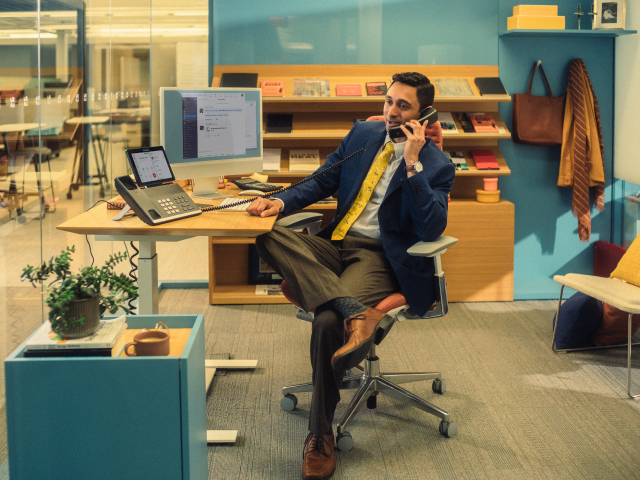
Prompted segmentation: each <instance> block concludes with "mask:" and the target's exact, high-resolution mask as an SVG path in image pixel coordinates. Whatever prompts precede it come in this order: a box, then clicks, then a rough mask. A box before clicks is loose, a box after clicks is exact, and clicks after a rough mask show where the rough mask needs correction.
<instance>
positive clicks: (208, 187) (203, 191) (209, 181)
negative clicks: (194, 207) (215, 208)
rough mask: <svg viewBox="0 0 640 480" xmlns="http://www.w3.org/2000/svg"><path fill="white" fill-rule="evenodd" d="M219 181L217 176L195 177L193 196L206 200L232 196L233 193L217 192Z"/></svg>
mask: <svg viewBox="0 0 640 480" xmlns="http://www.w3.org/2000/svg"><path fill="white" fill-rule="evenodd" d="M219 181H220V179H219V177H206V178H196V179H195V180H194V181H193V196H194V197H199V198H205V199H207V200H213V199H215V198H227V197H233V195H231V194H229V193H222V192H218V182H219Z"/></svg>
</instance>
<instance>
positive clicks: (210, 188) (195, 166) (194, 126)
mask: <svg viewBox="0 0 640 480" xmlns="http://www.w3.org/2000/svg"><path fill="white" fill-rule="evenodd" d="M160 141H161V142H162V145H163V146H164V149H165V152H166V153H167V158H168V159H169V163H170V164H171V168H172V169H173V172H174V174H175V176H176V179H178V180H186V179H194V187H193V193H194V195H198V196H207V197H215V196H220V195H219V194H218V193H217V192H218V182H219V179H220V176H222V175H235V174H243V173H247V174H251V173H253V172H260V171H262V166H263V163H262V90H261V89H259V88H202V89H185V88H176V87H163V88H160Z"/></svg>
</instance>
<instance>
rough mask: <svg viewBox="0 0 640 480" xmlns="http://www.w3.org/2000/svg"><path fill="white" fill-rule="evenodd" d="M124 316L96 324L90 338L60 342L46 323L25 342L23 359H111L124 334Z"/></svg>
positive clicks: (49, 324) (59, 338)
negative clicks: (77, 357)
mask: <svg viewBox="0 0 640 480" xmlns="http://www.w3.org/2000/svg"><path fill="white" fill-rule="evenodd" d="M126 328H127V324H126V316H125V315H122V316H120V317H118V318H116V319H114V320H100V327H99V328H98V330H96V331H95V332H94V333H93V334H91V335H89V336H87V337H81V338H69V339H64V338H62V337H60V336H59V335H58V334H57V333H55V332H53V331H52V330H51V322H50V321H49V320H47V321H46V322H44V323H43V324H42V325H41V326H40V328H38V330H36V332H35V333H34V334H33V335H32V336H31V337H30V338H29V340H27V342H26V343H25V347H24V355H25V356H32V357H33V356H112V354H113V353H115V354H116V355H117V353H118V352H115V350H116V349H118V346H119V347H120V349H122V346H123V344H121V342H122V340H123V338H124V337H123V335H122V333H123V332H124V331H125V330H126Z"/></svg>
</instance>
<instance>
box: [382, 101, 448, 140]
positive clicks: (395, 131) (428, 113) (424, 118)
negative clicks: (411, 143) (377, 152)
mask: <svg viewBox="0 0 640 480" xmlns="http://www.w3.org/2000/svg"><path fill="white" fill-rule="evenodd" d="M437 121H438V112H437V111H436V109H435V108H433V107H427V108H425V109H424V110H423V111H422V112H420V118H419V119H418V122H419V123H420V124H421V125H424V122H427V127H430V126H431V125H433V124H434V123H435V122H437ZM404 127H405V128H406V129H407V130H409V131H410V132H411V133H413V129H412V128H411V126H409V125H405V126H404ZM405 136H406V134H405V133H404V132H403V131H402V129H401V128H400V127H391V128H390V129H389V138H399V137H405Z"/></svg>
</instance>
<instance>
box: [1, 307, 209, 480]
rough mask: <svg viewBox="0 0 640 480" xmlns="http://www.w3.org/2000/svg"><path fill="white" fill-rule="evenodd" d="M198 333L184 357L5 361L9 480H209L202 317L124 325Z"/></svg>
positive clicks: (154, 318)
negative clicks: (161, 325) (159, 325)
mask: <svg viewBox="0 0 640 480" xmlns="http://www.w3.org/2000/svg"><path fill="white" fill-rule="evenodd" d="M158 321H163V322H164V323H166V324H167V325H168V326H169V328H191V329H192V331H191V334H190V336H189V338H188V340H187V343H186V346H185V348H184V350H183V352H182V355H181V356H173V357H171V356H169V357H140V358H135V357H118V358H111V357H74V358H68V357H67V358H25V357H24V354H23V349H24V344H22V345H21V346H20V347H18V348H17V349H16V350H15V351H14V352H13V353H12V354H11V355H10V356H9V357H8V358H7V359H6V360H5V381H6V408H7V436H8V444H9V445H8V446H9V473H10V477H11V478H12V479H14V478H15V479H21V480H31V479H33V480H36V479H37V480H41V479H43V478H64V479H65V480H76V479H77V480H86V479H89V478H91V479H93V480H98V479H100V480H102V479H104V480H111V479H116V478H117V479H119V480H124V479H131V480H134V479H135V480H140V479H146V478H149V479H154V480H161V479H167V480H176V479H183V480H187V479H192V480H196V479H197V480H200V479H203V480H204V479H207V478H208V473H207V444H206V430H207V426H206V404H205V402H206V398H205V395H206V392H205V371H204V369H205V367H204V351H205V349H204V328H203V316H202V315H145V316H142V315H141V316H130V317H128V318H127V324H128V327H129V328H153V327H154V326H155V324H156V323H157V322H158Z"/></svg>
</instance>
